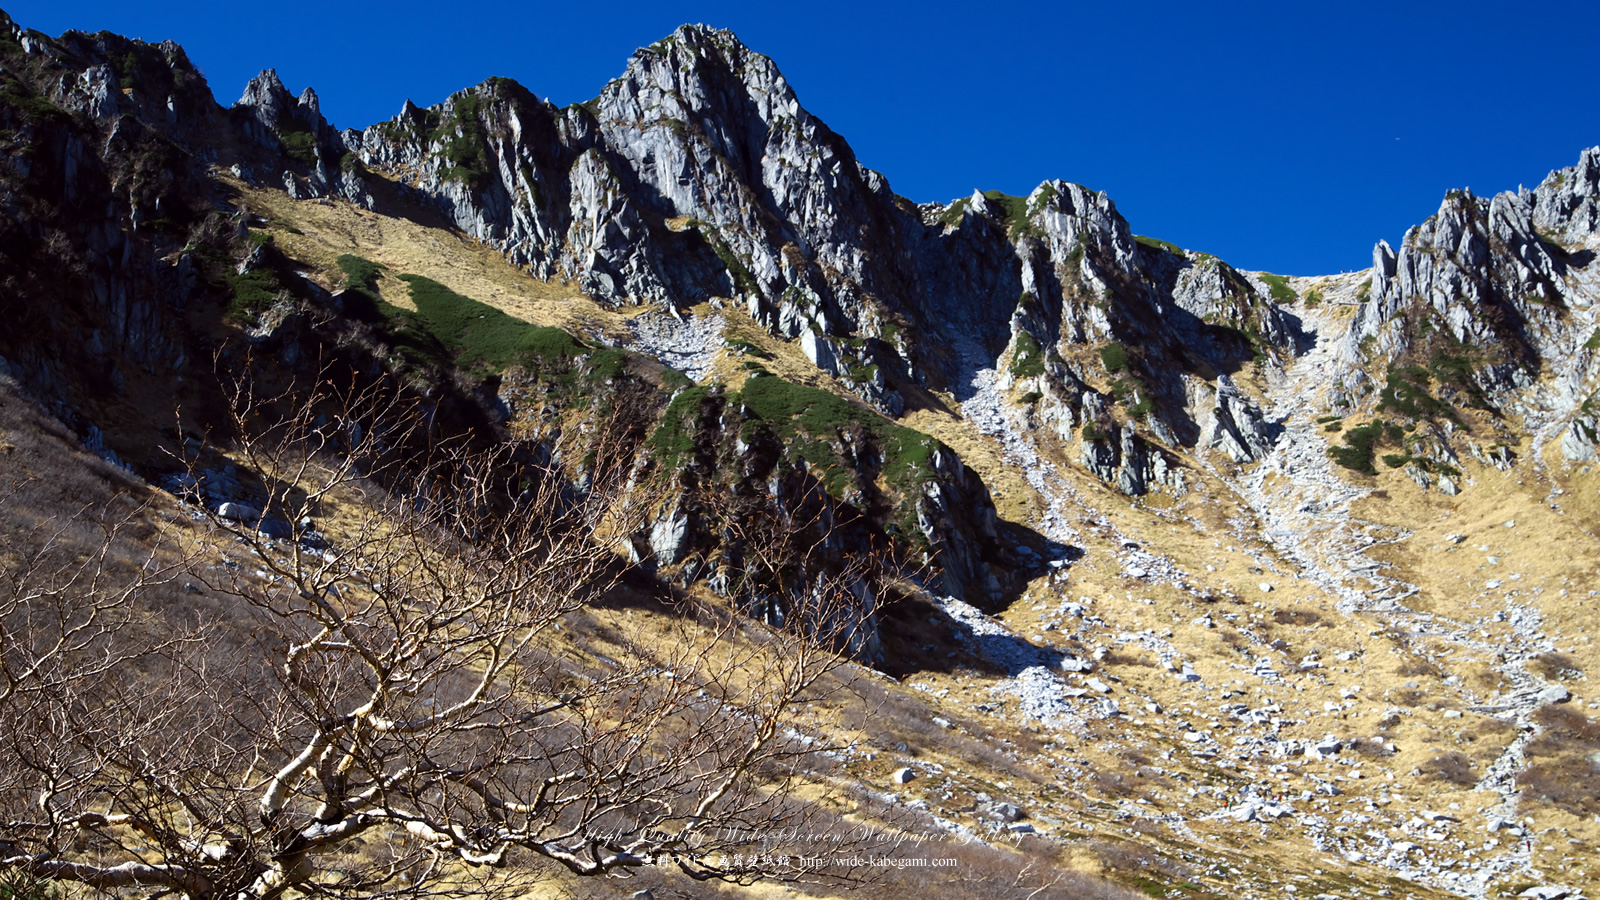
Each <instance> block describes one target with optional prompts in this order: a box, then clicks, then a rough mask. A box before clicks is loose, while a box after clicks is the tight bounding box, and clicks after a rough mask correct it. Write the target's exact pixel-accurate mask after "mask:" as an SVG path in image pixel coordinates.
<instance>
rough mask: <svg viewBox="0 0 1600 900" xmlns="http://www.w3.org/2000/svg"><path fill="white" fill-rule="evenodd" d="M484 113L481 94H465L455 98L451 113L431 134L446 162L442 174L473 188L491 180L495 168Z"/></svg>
mask: <svg viewBox="0 0 1600 900" xmlns="http://www.w3.org/2000/svg"><path fill="white" fill-rule="evenodd" d="M483 112H484V102H483V98H482V97H480V96H478V95H477V94H471V93H467V94H462V95H460V96H458V97H456V98H455V102H454V103H453V104H452V105H451V110H450V113H449V114H448V115H446V116H445V117H444V119H443V121H441V122H440V123H439V125H438V127H437V128H435V129H434V130H433V133H432V134H430V135H429V136H428V138H429V140H430V141H432V142H434V143H437V144H438V145H439V155H440V156H442V157H443V158H444V161H445V163H446V165H445V166H443V167H442V168H441V169H440V170H439V177H441V178H445V179H449V180H453V181H459V182H462V183H463V184H466V185H468V186H469V187H474V188H481V187H483V185H484V183H485V182H487V181H488V179H489V171H490V169H491V168H493V167H492V166H491V164H490V162H489V152H488V149H487V148H488V145H489V134H488V132H486V131H485V130H484V127H483V119H482V116H483Z"/></svg>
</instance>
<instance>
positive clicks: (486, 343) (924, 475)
mask: <svg viewBox="0 0 1600 900" xmlns="http://www.w3.org/2000/svg"><path fill="white" fill-rule="evenodd" d="M338 265H339V268H340V269H341V270H342V271H343V272H344V273H345V277H346V296H349V295H351V294H356V295H359V296H360V297H362V298H364V300H367V301H370V302H371V304H372V308H373V310H374V311H375V313H376V315H377V318H378V320H379V321H380V322H381V323H382V324H383V325H384V327H385V330H386V331H387V332H388V335H389V338H390V340H391V341H393V342H394V345H395V347H396V350H397V351H398V352H399V353H400V354H401V355H402V357H404V358H406V359H407V360H408V361H411V362H414V363H418V364H427V365H433V366H440V367H448V366H456V367H458V368H460V369H462V370H463V371H466V372H468V373H469V374H470V375H472V376H473V377H475V378H482V377H486V376H489V375H492V374H495V373H497V372H501V371H504V370H505V369H507V368H510V367H512V366H518V365H520V366H523V367H525V368H527V369H529V370H530V371H531V372H534V373H535V374H536V375H537V376H538V377H539V378H540V379H541V380H544V381H547V382H552V383H556V384H561V385H564V386H567V387H576V386H577V383H578V381H579V378H580V373H579V372H577V371H576V370H575V366H574V363H575V362H576V361H577V360H579V359H580V358H583V357H587V364H586V366H585V367H584V368H585V372H584V373H582V374H583V377H584V380H588V381H601V382H603V381H606V380H608V379H610V378H613V377H615V376H617V375H620V374H622V373H623V372H624V371H626V369H627V367H628V358H629V356H631V355H632V354H629V353H628V352H626V351H621V350H616V349H612V348H609V347H596V346H590V345H587V344H585V343H584V342H583V341H581V340H579V339H578V338H577V337H575V336H574V335H572V334H571V333H569V332H567V331H564V330H562V329H560V328H554V327H550V326H543V325H532V324H529V323H527V322H523V321H521V320H520V319H517V318H515V317H514V316H511V315H508V314H507V313H505V312H502V311H501V310H499V309H497V308H495V307H493V306H490V305H488V304H486V303H481V302H479V301H477V300H473V299H472V298H470V297H465V296H462V295H461V294H458V293H456V292H455V291H452V290H450V289H449V288H447V287H445V286H444V285H442V284H440V283H438V282H437V281H433V280H432V279H429V278H424V277H422V276H419V275H399V276H397V277H398V278H399V280H401V281H403V282H405V284H406V286H407V288H408V289H409V290H410V293H411V300H412V302H413V303H414V304H415V305H416V311H415V312H412V311H410V310H406V309H402V308H400V307H397V306H394V305H392V304H389V303H385V302H384V301H383V300H382V299H381V298H378V297H376V296H375V292H376V285H377V279H378V276H379V275H380V274H381V272H382V271H383V267H382V266H381V265H379V264H377V263H374V262H372V261H370V260H365V259H362V258H360V257H357V256H353V255H350V254H345V255H344V256H341V257H340V258H339V260H338ZM358 302H360V301H358ZM679 378H680V379H682V381H677V380H676V379H669V382H675V384H676V386H682V387H683V388H684V389H683V390H680V391H678V392H677V394H675V395H674V396H673V399H672V401H671V402H670V403H669V404H668V405H667V408H666V410H665V411H664V412H663V414H662V416H661V418H660V420H659V422H658V423H657V425H656V428H655V430H654V432H653V434H652V437H651V438H650V442H651V446H652V448H653V449H654V450H655V452H656V453H657V455H658V457H659V458H661V459H662V460H663V461H664V462H666V463H667V464H668V465H676V463H677V461H678V460H679V459H680V458H681V457H682V456H683V455H684V454H686V453H689V452H692V450H693V448H694V434H693V429H694V428H695V427H697V425H696V423H697V421H698V419H699V415H698V414H699V411H700V409H701V407H702V405H703V404H704V403H705V402H706V401H707V400H708V399H710V396H711V393H710V389H709V388H706V387H699V386H688V384H689V383H688V380H687V379H686V378H683V376H681V375H680V376H679ZM671 386H674V385H673V384H669V387H671ZM727 400H728V401H729V402H730V403H734V404H737V405H736V406H735V408H740V407H742V408H743V409H744V410H746V411H747V413H748V414H749V417H750V418H749V423H750V424H754V425H756V426H766V427H768V428H770V429H771V430H772V432H773V434H774V436H775V437H776V438H777V439H778V440H779V441H780V443H782V444H783V445H784V446H785V448H786V450H787V455H790V456H792V457H799V458H804V459H805V460H806V462H807V463H809V464H811V465H814V466H817V467H818V468H820V469H821V470H822V472H823V480H824V482H825V483H826V484H827V486H828V489H829V492H830V493H831V494H833V495H834V496H835V497H842V496H843V495H844V494H845V492H846V491H847V490H848V488H849V487H850V485H851V483H852V482H854V481H855V480H856V470H855V467H854V466H852V465H848V464H847V463H846V461H845V460H844V459H843V458H842V454H841V450H840V449H839V443H840V439H841V437H842V435H844V433H846V432H848V431H852V430H855V431H860V432H864V433H866V434H868V435H870V437H871V443H872V445H873V446H874V448H875V449H876V450H877V453H878V456H879V464H880V465H879V468H880V470H881V472H882V475H883V479H884V482H885V484H886V485H887V486H888V487H889V488H890V489H891V490H892V491H894V492H895V493H897V494H899V495H900V496H901V497H903V498H911V497H914V496H917V495H919V493H920V491H919V490H918V488H919V487H920V485H921V484H923V483H924V482H926V481H927V480H928V479H929V478H930V477H932V475H933V454H934V452H935V451H936V450H937V449H939V447H940V444H939V442H938V441H937V440H935V439H934V438H932V437H930V436H928V435H926V434H923V433H922V432H920V431H917V430H915V429H912V428H907V427H905V426H903V425H897V424H895V423H894V422H892V421H890V420H889V419H887V418H884V417H883V416H882V415H879V414H878V413H876V412H874V411H872V410H869V409H866V408H863V407H861V406H858V405H857V404H854V403H851V402H850V401H848V400H845V399H843V398H841V397H838V396H835V395H834V394H831V393H829V392H827V391H825V390H821V389H819V388H813V387H806V386H804V385H799V384H795V383H793V382H790V381H786V380H784V379H782V378H778V377H776V376H773V375H770V374H767V373H766V372H764V371H761V372H757V373H755V374H754V375H752V377H750V378H749V379H747V380H746V381H745V383H744V387H743V389H742V390H740V391H735V392H732V393H730V394H728V395H727Z"/></svg>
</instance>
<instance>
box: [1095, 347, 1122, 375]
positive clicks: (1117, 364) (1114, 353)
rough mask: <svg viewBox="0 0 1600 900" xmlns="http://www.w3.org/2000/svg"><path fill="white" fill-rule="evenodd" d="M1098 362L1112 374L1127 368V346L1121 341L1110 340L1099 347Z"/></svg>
mask: <svg viewBox="0 0 1600 900" xmlns="http://www.w3.org/2000/svg"><path fill="white" fill-rule="evenodd" d="M1100 362H1101V363H1103V364H1104V365H1105V367H1106V371H1107V372H1108V373H1110V374H1112V375H1115V374H1117V373H1118V372H1121V371H1123V370H1124V369H1126V368H1128V348H1127V347H1125V346H1123V344H1122V342H1121V341H1112V342H1111V343H1109V344H1107V345H1105V346H1104V347H1101V348H1100Z"/></svg>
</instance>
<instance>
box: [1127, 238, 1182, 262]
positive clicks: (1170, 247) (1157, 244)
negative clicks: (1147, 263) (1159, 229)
mask: <svg viewBox="0 0 1600 900" xmlns="http://www.w3.org/2000/svg"><path fill="white" fill-rule="evenodd" d="M1133 239H1134V241H1136V242H1138V243H1140V244H1143V245H1145V246H1146V247H1150V248H1152V249H1155V250H1165V251H1167V252H1168V253H1171V254H1172V255H1173V256H1177V257H1180V258H1182V257H1183V256H1184V252H1183V248H1182V247H1179V246H1178V245H1177V244H1174V243H1173V242H1171V241H1163V240H1161V239H1160V238H1153V237H1150V236H1148V235H1143V234H1136V235H1134V236H1133Z"/></svg>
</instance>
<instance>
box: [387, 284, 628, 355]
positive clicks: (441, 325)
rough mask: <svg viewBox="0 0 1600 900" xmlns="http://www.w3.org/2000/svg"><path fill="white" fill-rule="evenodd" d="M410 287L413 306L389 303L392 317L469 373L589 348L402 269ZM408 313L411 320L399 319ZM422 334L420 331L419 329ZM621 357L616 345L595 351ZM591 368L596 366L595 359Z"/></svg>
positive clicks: (558, 331)
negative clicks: (613, 348) (430, 341)
mask: <svg viewBox="0 0 1600 900" xmlns="http://www.w3.org/2000/svg"><path fill="white" fill-rule="evenodd" d="M399 277H400V280H401V281H404V282H405V283H406V284H407V285H408V286H409V287H410V288H411V301H412V302H413V303H415V304H416V305H417V311H416V312H415V313H410V312H409V311H408V310H401V309H399V308H398V307H393V306H389V307H388V309H387V310H385V311H386V312H389V311H393V312H389V315H390V318H391V320H394V321H397V322H398V324H400V325H401V327H402V329H403V330H404V329H408V328H411V329H414V328H420V329H422V331H423V332H424V333H425V335H426V336H427V337H429V338H432V339H433V341H434V342H435V343H436V344H437V345H438V347H439V348H440V349H442V350H443V351H445V352H446V353H447V354H448V355H449V358H450V361H453V362H454V363H455V364H456V365H457V366H459V367H461V368H462V369H465V370H467V371H468V372H469V373H471V374H474V375H478V376H481V375H486V374H490V373H491V372H494V371H503V370H504V369H506V368H509V367H510V366H513V365H523V366H527V367H528V368H530V369H546V368H549V367H550V366H552V365H557V366H564V365H565V364H566V363H568V362H570V361H571V360H572V359H574V358H575V357H578V356H581V355H583V354H585V353H587V352H589V349H588V348H586V347H585V346H584V345H583V344H582V343H581V342H580V341H579V340H578V339H577V338H576V337H573V336H572V335H571V334H570V333H568V332H566V331H563V330H561V329H560V328H550V327H547V326H543V325H532V324H529V323H527V322H524V321H522V320H521V319H517V318H515V317H513V316H510V315H507V314H506V313H504V312H502V311H500V310H498V309H496V308H494V307H493V306H490V305H489V304H487V303H481V302H479V301H477V300H473V299H472V298H470V297H463V296H462V295H460V294H458V293H456V292H455V291H452V290H450V289H449V288H447V287H445V286H444V285H442V284H440V283H439V282H437V281H434V280H432V279H429V278H423V277H422V276H420V275H401V276H399ZM405 319H410V320H412V321H403V320H405ZM418 336H419V337H421V336H422V335H418ZM599 352H600V353H607V352H609V353H611V354H613V355H615V356H616V357H617V359H616V360H614V361H613V362H614V363H615V366H616V368H617V369H618V370H620V367H621V364H622V359H621V354H619V353H617V351H599ZM596 368H599V366H598V365H597V366H596Z"/></svg>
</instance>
